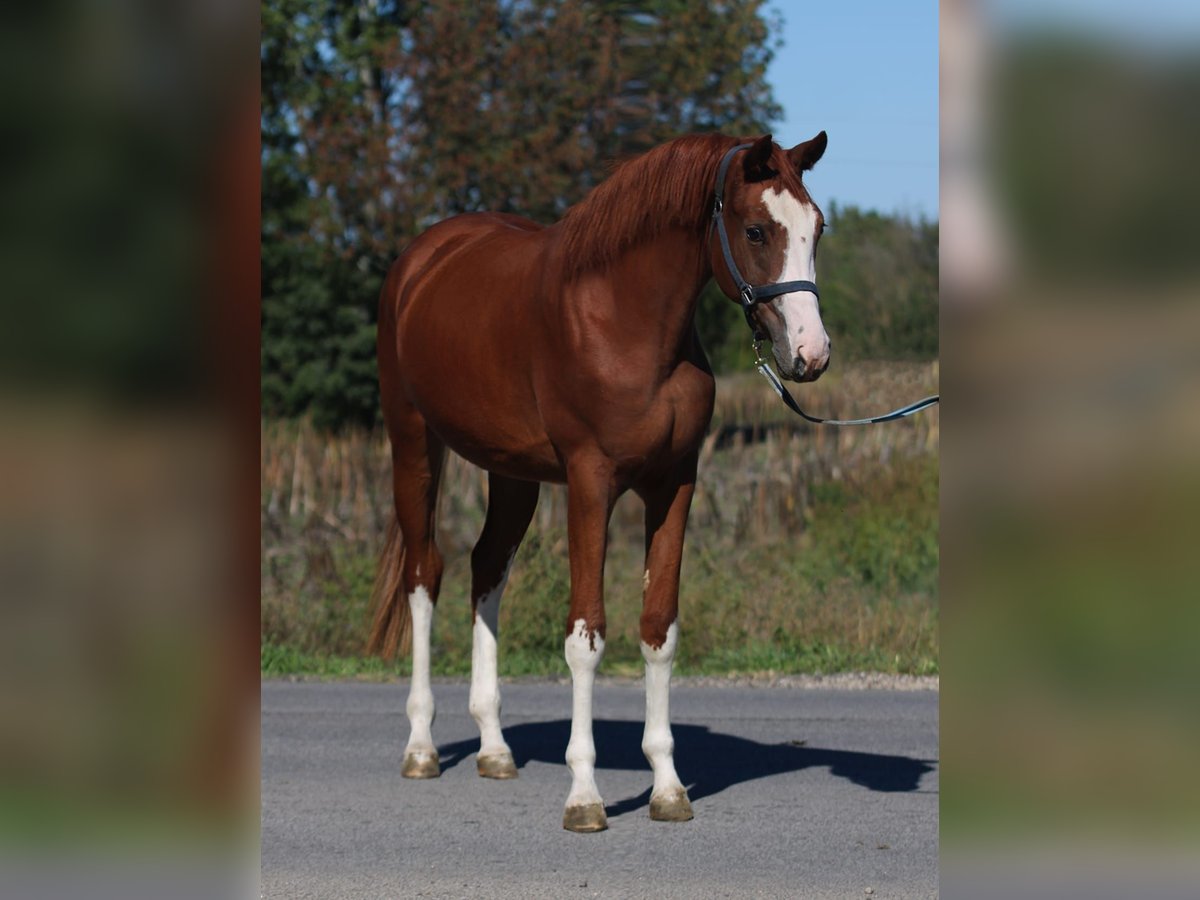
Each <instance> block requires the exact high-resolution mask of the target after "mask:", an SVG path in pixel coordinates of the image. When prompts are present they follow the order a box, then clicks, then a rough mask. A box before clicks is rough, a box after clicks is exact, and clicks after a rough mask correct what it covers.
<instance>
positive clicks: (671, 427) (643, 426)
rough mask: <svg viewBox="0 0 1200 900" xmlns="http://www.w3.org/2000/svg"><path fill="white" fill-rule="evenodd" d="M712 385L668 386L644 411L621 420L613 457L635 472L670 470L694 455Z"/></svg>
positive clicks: (614, 436) (708, 410)
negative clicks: (690, 455) (674, 465)
mask: <svg viewBox="0 0 1200 900" xmlns="http://www.w3.org/2000/svg"><path fill="white" fill-rule="evenodd" d="M712 400H713V392H712V387H711V382H710V383H709V386H708V387H707V389H706V386H705V384H704V383H703V381H702V380H697V381H696V382H695V383H688V382H685V383H684V384H671V385H668V386H667V387H666V388H664V390H662V391H660V392H658V394H657V396H655V397H654V398H653V400H652V401H651V402H650V403H649V404H647V405H646V407H645V408H644V409H642V410H640V411H638V412H637V414H635V415H633V416H629V417H621V418H622V420H623V421H622V422H621V425H620V427H618V428H616V429H614V431H613V432H612V434H611V441H612V444H613V449H614V451H615V452H614V453H613V456H614V457H616V458H617V459H618V460H619V461H622V462H624V463H625V464H626V467H627V468H629V469H631V470H634V469H659V468H663V467H669V466H670V465H672V464H674V463H675V462H678V461H679V460H680V459H683V458H684V457H686V456H688V455H689V454H691V453H693V452H694V451H695V450H696V448H698V447H699V446H700V442H701V441H703V440H704V433H705V430H706V429H707V428H708V423H709V420H710V419H711V418H712Z"/></svg>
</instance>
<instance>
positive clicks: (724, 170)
mask: <svg viewBox="0 0 1200 900" xmlns="http://www.w3.org/2000/svg"><path fill="white" fill-rule="evenodd" d="M753 146H754V145H753V144H738V145H737V146H736V147H730V148H729V150H727V151H726V152H725V155H724V156H722V157H721V165H720V166H718V167H717V194H716V197H715V199H714V201H713V212H712V215H713V226H714V227H715V228H716V229H717V236H718V237H719V238H720V239H721V253H723V254H724V256H725V267H726V268H727V269H729V277H730V278H732V279H733V283H734V285H735V286H736V287H737V292H738V298H739V299H740V300H741V303H742V313H743V315H745V317H746V324H747V325H749V326H750V330H751V331H752V332H753V333H754V357H755V359H754V365H755V367H756V368H757V369H758V371H759V373H760V374H761V375H762V376H763V378H765V379H767V381H769V382H770V383H771V387H772V388H774V389H775V393H777V394H778V395H779V399H781V400H782V401H783V402H784V403H785V404H786V405H787V408H788V409H790V410H791V411H792V412H794V413H795V414H796V415H798V416H800V417H801V418H804V419H807V420H808V421H809V422H813V423H815V424H817V425H873V424H875V423H877V422H890V421H892V420H893V419H902V418H904V417H905V416H911V415H912V414H913V413H915V412H920V411H921V410H923V409H927V408H928V407H930V406H933V405H934V404H935V403H939V402H940V401H941V398H940V397H939V396H938V395H934V396H932V397H926V398H925V399H924V400H918V401H917V402H916V403H910V404H909V405H908V406H903V407H901V408H900V409H897V410H893V411H892V412H890V413H884V414H883V415H881V416H871V417H870V418H867V419H822V418H820V417H819V416H810V415H809V414H808V413H806V412H805V411H804V410H802V409H801V408H800V405H799V404H798V403H797V402H796V401H795V399H793V397H792V395H791V394H789V393H788V391H787V388H785V387H784V386H783V383H782V382H781V381H780V380H779V378H778V376H776V374H775V373H774V372H772V371H771V367H770V365H769V364H768V363H767V361H766V360H765V359H763V358H762V352H761V351H760V350H759V348H758V345H759V343H760V342H761V339H760V332H759V330H758V328H756V327H755V325H754V320H753V319H752V318H751V317H750V314H751V313H752V312H753V311H754V307H755V306H757V305H758V304H759V303H762V302H763V301H764V300H769V299H770V298H772V297H778V296H779V295H780V294H791V293H795V292H796V291H808V292H809V293H811V294H813V295H814V296H815V297H816V298H817V299H818V300H820V298H821V295H820V293H819V292H818V291H817V286H816V284H814V283H813V282H811V281H777V282H775V283H774V284H760V285H758V286H757V287H755V286H754V285H752V284H750V282H748V281H747V280H746V279H745V278H743V277H742V273H741V272H739V271H738V267H737V263H735V262H734V261H733V253H732V252H730V250H729V232H727V231H726V230H725V217H724V216H723V215H722V214H721V213H722V210H723V209H724V207H725V203H724V200H723V197H724V194H725V176H726V174H728V172H729V163H730V161H731V160H732V159H733V155H734V154H735V153H737V152H738V151H739V150H745V149H747V148H749V147H753Z"/></svg>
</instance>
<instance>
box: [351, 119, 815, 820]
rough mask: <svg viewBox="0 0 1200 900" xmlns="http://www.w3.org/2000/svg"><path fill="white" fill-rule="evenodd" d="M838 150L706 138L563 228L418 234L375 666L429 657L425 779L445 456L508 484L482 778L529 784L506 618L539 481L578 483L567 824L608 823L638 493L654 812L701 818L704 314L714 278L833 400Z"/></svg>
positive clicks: (495, 586) (580, 210)
mask: <svg viewBox="0 0 1200 900" xmlns="http://www.w3.org/2000/svg"><path fill="white" fill-rule="evenodd" d="M826 143H827V138H826V134H825V132H824V131H822V132H820V133H819V134H818V135H817V136H816V137H814V138H812V139H811V140H809V141H805V142H804V143H801V144H798V145H796V146H795V147H792V148H791V149H790V150H785V149H783V148H781V147H780V146H779V145H777V144H775V143H774V141H773V140H772V137H771V135H770V134H767V135H763V136H761V137H758V138H757V139H746V140H742V139H738V138H733V137H728V136H725V135H720V134H703V135H688V136H685V137H681V138H678V139H676V140H673V141H670V142H668V143H666V144H663V145H661V146H658V147H656V148H654V149H652V150H650V151H648V152H646V153H644V154H642V155H640V156H637V157H633V158H632V159H629V160H627V161H625V162H623V163H621V164H620V165H618V166H617V167H616V168H615V169H614V170H613V171H612V173H611V174H610V175H609V176H608V177H607V178H606V179H605V180H604V181H602V182H601V183H600V184H598V185H597V186H596V187H595V188H594V189H593V190H592V191H591V192H590V193H589V194H588V195H587V196H586V197H585V198H584V199H583V200H582V201H580V202H579V203H577V204H576V205H575V206H573V207H571V208H570V209H569V210H568V211H567V213H566V214H565V215H564V216H563V218H562V219H561V220H560V221H558V222H557V223H555V224H553V225H550V226H543V225H539V224H537V223H535V222H532V221H530V220H528V219H525V218H522V217H520V216H517V215H511V214H506V213H493V212H480V213H466V214H463V215H458V216H454V217H452V218H449V219H446V220H444V221H442V222H439V223H437V224H435V225H433V226H431V227H430V228H429V229H427V230H426V231H424V232H423V233H422V234H420V235H419V236H418V237H417V238H416V239H415V240H414V241H413V242H412V243H411V245H410V246H408V248H407V249H406V250H404V252H403V253H401V254H400V256H399V257H398V258H397V259H396V260H395V262H394V263H393V264H392V266H391V267H390V269H389V271H388V274H387V277H386V280H385V282H384V285H383V289H382V291H381V294H380V301H379V330H378V348H377V349H378V356H379V386H380V394H381V401H382V406H383V416H384V421H385V424H386V427H387V431H388V435H389V438H390V441H391V453H392V466H393V483H392V488H393V495H394V501H395V519H394V521H393V522H392V524H391V526H390V528H389V533H388V538H387V541H386V545H385V547H384V550H383V553H382V557H381V563H380V569H379V574H378V578H377V583H376V589H375V607H374V618H373V623H372V627H371V633H370V637H369V639H368V651H369V652H371V653H375V654H381V655H384V656H389V657H390V656H393V655H394V654H395V653H396V651H397V649H398V648H400V647H401V646H402V645H403V644H405V643H406V641H410V642H411V648H412V679H411V684H410V689H409V695H408V701H407V705H406V711H407V714H408V718H409V721H410V724H411V731H410V736H409V739H408V743H407V746H406V748H405V752H404V762H403V766H402V770H401V774H402V775H403V776H404V777H407V778H435V777H437V776H438V775H439V774H440V766H439V760H438V751H437V749H436V748H435V746H434V743H433V738H432V734H431V726H432V723H433V719H434V700H433V693H432V691H431V689H430V682H429V662H430V661H429V654H430V649H429V640H430V629H431V627H432V622H433V614H434V608H435V606H436V604H437V598H438V590H439V587H440V583H441V578H442V556H441V554H440V553H439V551H438V546H437V541H436V534H435V531H436V527H435V515H436V509H437V497H438V485H439V478H440V475H441V472H442V465H443V459H444V454H445V450H446V448H447V447H448V448H450V449H452V450H453V451H454V452H456V453H458V454H459V455H460V456H462V457H463V458H465V459H466V460H468V461H469V462H471V463H474V464H475V465H477V466H479V467H481V468H483V469H485V470H486V471H487V473H488V506H487V513H486V518H485V522H484V526H483V531H482V533H481V535H480V537H479V540H478V542H477V543H476V544H475V546H474V549H473V550H472V552H471V604H472V616H473V635H472V640H473V647H472V657H471V687H470V694H469V709H470V713H471V716H472V717H473V718H474V720H475V722H476V724H477V725H478V728H479V734H480V745H479V752H478V754H477V756H476V764H477V769H478V772H479V775H481V776H483V777H485V778H499V779H504V778H515V777H517V769H516V766H515V764H514V762H513V756H512V752H511V751H510V749H509V746H508V744H507V743H506V742H505V740H504V736H503V732H502V730H501V727H500V689H499V684H498V678H497V637H498V625H499V611H500V602H501V598H502V597H503V595H504V588H505V585H506V583H507V581H508V575H509V572H510V570H511V567H512V563H513V558H514V556H515V555H516V552H517V548H518V547H519V546H520V544H521V541H522V539H523V538H524V535H525V532H526V530H527V528H528V527H529V523H530V520H531V519H532V517H533V513H534V509H535V507H536V505H537V501H538V492H539V490H540V484H541V483H542V482H553V483H560V484H561V483H564V482H565V483H566V486H567V504H568V509H567V520H568V521H567V537H568V548H569V549H568V556H569V564H570V598H569V602H568V612H567V617H566V627H565V634H564V654H565V657H566V662H567V665H568V667H569V669H570V672H571V679H572V692H573V702H572V717H571V733H570V739H569V741H568V743H567V749H566V762H567V766H568V767H569V769H570V772H571V778H572V782H571V789H570V792H569V793H568V795H567V800H566V805H565V809H564V814H563V827H564V828H566V829H567V830H569V831H575V832H595V831H602V830H604V829H605V828H607V819H606V815H605V807H604V803H603V801H602V800H601V798H600V793H599V790H598V788H597V785H596V781H595V761H596V750H595V745H594V743H593V740H592V689H593V683H594V679H595V672H596V669H597V667H598V665H599V664H600V660H601V658H602V657H603V656H604V639H605V633H606V628H605V625H606V623H605V614H604V558H605V552H606V543H607V530H608V521H609V517H610V514H611V512H612V509H613V505H614V503H615V502H616V500H617V498H618V497H619V496H621V495H622V494H623V493H624V492H625V491H628V490H633V491H635V492H636V493H637V494H638V496H639V497H640V498H641V499H642V500H643V502H644V504H645V535H646V536H645V545H646V551H645V552H646V556H645V572H644V575H643V585H644V590H643V605H642V614H641V618H640V623H639V631H640V638H641V641H640V643H641V651H642V656H643V659H644V662H645V689H646V718H645V731H644V735H643V739H642V751H643V752H644V754H645V756H646V757H647V759H648V760H649V762H650V765H651V767H652V769H653V789H652V792H651V798H650V817H651V818H652V819H655V820H660V821H686V820H689V819H691V818H692V815H693V813H692V808H691V802H690V800H689V798H688V794H687V791H686V789H685V788H684V786H683V784H682V783H681V782H680V780H679V775H678V774H677V773H676V771H675V764H674V759H673V752H674V741H673V738H672V734H671V726H670V717H669V711H668V702H669V694H670V682H671V670H672V665H673V660H674V657H675V651H676V647H677V645H678V628H677V623H676V617H677V614H678V609H679V576H680V563H681V558H682V553H683V541H684V531H685V529H686V526H687V520H688V511H689V508H690V506H691V502H692V495H693V493H694V491H695V486H696V470H697V460H698V456H699V449H700V445H701V442H702V440H703V438H704V435H705V432H706V430H707V428H708V425H709V421H710V419H711V417H712V412H713V401H714V396H715V380H714V378H713V373H712V369H711V367H710V366H709V363H708V360H707V358H706V356H705V353H704V349H703V348H702V347H701V346H700V341H699V338H698V336H697V333H696V329H695V325H694V318H695V312H696V304H697V300H698V297H699V294H700V292H701V290H702V288H703V287H704V286H705V285H706V284H707V282H708V281H709V280H710V279H714V278H715V280H716V282H717V284H718V285H719V286H720V288H721V290H722V291H723V292H724V293H725V295H726V296H727V297H729V298H730V299H736V298H738V297H739V294H740V295H741V296H742V299H743V301H744V308H745V310H746V315H747V320H748V321H749V322H750V325H751V327H752V328H753V329H754V330H755V332H756V337H759V336H763V337H767V338H769V339H770V341H771V349H772V353H773V355H774V359H775V363H776V366H777V368H778V371H779V373H780V375H781V376H782V377H784V378H786V379H789V380H793V381H813V380H815V379H817V378H818V377H819V376H820V375H821V373H822V372H824V371H825V369H826V367H827V366H828V365H829V357H830V350H831V345H830V341H829V336H828V335H827V334H826V332H825V328H824V326H823V325H822V322H821V317H820V311H819V307H818V300H817V294H816V285H815V284H814V283H813V279H814V278H815V253H816V249H817V244H818V242H819V240H820V236H821V232H822V230H823V228H824V219H823V216H822V214H821V211H820V209H818V208H817V206H816V204H815V203H814V202H813V200H812V198H811V197H810V196H809V194H808V191H807V190H806V188H805V185H804V183H803V181H802V174H803V173H804V172H806V171H808V170H810V169H811V168H812V167H813V165H814V164H816V162H817V161H818V160H819V159H820V158H821V156H822V155H823V154H824V152H825V147H826ZM714 199H715V203H714ZM714 225H715V226H717V227H714ZM714 233H715V234H716V236H714ZM730 235H732V238H730ZM722 244H724V245H725V247H724V248H722V246H721V245H722ZM742 273H744V274H745V275H746V276H748V278H749V281H750V282H756V283H761V284H766V285H768V289H762V288H760V289H753V288H751V289H750V290H751V291H754V290H760V291H764V290H765V291H766V293H767V294H768V295H770V299H769V300H766V299H763V300H761V302H755V303H752V304H745V300H746V294H745V290H746V288H747V283H746V281H745V280H744V279H743V278H742V277H741V276H742ZM781 282H784V283H782V284H781ZM770 288H773V289H774V290H773V291H771V290H769V289H770ZM751 299H753V298H751Z"/></svg>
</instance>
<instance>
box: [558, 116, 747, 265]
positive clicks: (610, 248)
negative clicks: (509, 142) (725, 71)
mask: <svg viewBox="0 0 1200 900" xmlns="http://www.w3.org/2000/svg"><path fill="white" fill-rule="evenodd" d="M735 141H736V139H735V138H730V137H726V136H724V135H721V134H690V135H687V136H685V137H681V138H676V139H675V140H673V141H670V142H668V143H666V144H663V145H661V146H659V147H655V148H654V149H653V150H650V151H648V152H646V153H643V154H642V155H641V156H635V157H633V158H632V159H629V160H626V161H625V162H622V163H621V164H619V165H618V166H617V167H616V168H615V169H614V170H613V172H612V174H611V175H609V176H608V178H606V179H605V180H604V181H603V182H601V183H600V184H598V185H597V186H596V187H595V188H593V189H592V191H591V193H589V194H588V195H587V196H586V197H584V198H583V199H582V200H581V201H579V202H578V203H576V204H575V205H574V206H572V207H571V208H570V209H569V210H567V214H566V215H565V216H564V217H563V219H562V221H561V223H560V226H561V228H562V238H561V240H562V243H561V247H562V250H563V265H564V267H565V269H566V274H567V275H568V276H572V275H578V274H581V273H583V272H586V271H589V270H591V269H595V268H599V267H601V266H604V265H606V264H608V263H610V262H612V261H613V260H614V259H616V258H617V257H618V256H619V255H620V254H621V253H622V251H624V250H625V249H626V248H628V247H629V246H630V245H631V244H634V243H636V242H637V241H639V240H642V239H645V238H647V237H651V236H653V235H655V234H658V233H660V232H662V231H663V230H665V229H667V228H670V227H674V226H679V225H682V226H684V227H688V228H691V227H695V228H696V229H697V230H698V231H700V232H702V231H703V229H704V227H705V225H706V224H707V222H708V215H709V213H710V212H711V210H712V199H713V191H714V189H715V187H716V185H715V181H716V177H717V166H718V164H719V163H720V161H721V156H722V155H723V154H724V153H725V151H726V150H728V149H729V148H730V147H732V146H733V145H734V143H735Z"/></svg>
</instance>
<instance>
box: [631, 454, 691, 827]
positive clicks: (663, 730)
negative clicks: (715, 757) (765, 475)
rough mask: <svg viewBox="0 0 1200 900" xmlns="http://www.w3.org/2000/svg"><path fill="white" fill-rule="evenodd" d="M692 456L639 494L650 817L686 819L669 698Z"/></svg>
mask: <svg viewBox="0 0 1200 900" xmlns="http://www.w3.org/2000/svg"><path fill="white" fill-rule="evenodd" d="M695 481H696V459H695V457H694V456H693V457H692V458H690V459H689V460H685V461H684V462H682V463H681V464H680V465H679V467H678V468H677V470H676V471H675V472H674V473H673V477H671V478H669V479H664V480H663V482H662V483H660V484H657V485H655V486H654V487H653V488H652V489H650V490H647V491H645V492H640V493H642V496H643V498H644V499H645V501H646V573H645V576H644V578H643V584H644V596H643V599H642V621H641V637H642V641H641V643H642V658H643V659H644V660H645V661H646V731H645V734H644V736H643V738H642V752H643V753H645V754H646V758H647V759H648V760H649V761H650V765H651V767H652V768H653V769H654V789H653V790H652V791H651V793H650V818H652V819H658V820H660V821H666V822H685V821H687V820H688V819H690V818H692V805H691V803H690V802H689V801H688V795H687V791H686V790H685V789H684V787H683V784H682V783H680V781H679V776H678V775H677V774H676V772H675V759H674V751H675V741H674V738H673V737H672V736H671V718H670V712H669V701H670V695H671V668H672V665H673V663H674V660H675V646H676V643H677V639H678V626H677V625H676V624H675V618H676V615H677V614H678V611H679V566H680V560H681V559H682V556H683V535H684V530H685V528H686V527H687V518H688V510H689V508H690V507H691V503H692V494H693V493H694V491H695V487H696V484H695Z"/></svg>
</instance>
